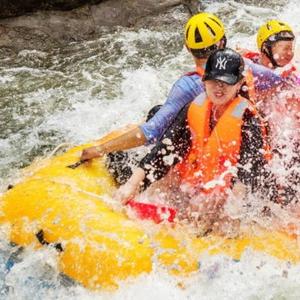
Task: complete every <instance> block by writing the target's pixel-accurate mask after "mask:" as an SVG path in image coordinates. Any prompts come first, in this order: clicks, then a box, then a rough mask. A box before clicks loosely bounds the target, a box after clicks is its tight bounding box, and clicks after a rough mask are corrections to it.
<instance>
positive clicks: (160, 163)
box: [139, 105, 191, 188]
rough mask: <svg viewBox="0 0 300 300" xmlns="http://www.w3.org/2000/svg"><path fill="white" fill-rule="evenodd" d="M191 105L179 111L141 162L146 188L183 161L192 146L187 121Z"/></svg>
mask: <svg viewBox="0 0 300 300" xmlns="http://www.w3.org/2000/svg"><path fill="white" fill-rule="evenodd" d="M188 107H189V105H187V106H186V107H184V109H182V111H181V112H180V113H179V115H178V116H177V118H176V119H175V121H174V123H173V124H172V125H171V126H170V127H169V128H168V130H167V131H166V133H165V134H164V136H163V138H162V139H161V140H160V141H159V142H158V143H157V144H156V146H155V147H154V148H153V149H152V150H151V152H150V153H149V154H147V155H146V156H145V157H144V158H143V159H142V160H141V162H140V164H139V167H140V168H141V169H143V170H144V172H145V179H144V188H147V187H148V186H150V185H151V184H152V183H153V182H155V181H158V180H159V179H161V178H163V177H164V176H165V175H166V174H167V173H168V172H169V170H170V169H171V168H172V166H174V165H176V164H177V163H178V162H179V161H181V160H182V159H183V158H184V156H185V155H186V153H187V152H188V150H189V148H190V146H191V132H190V130H189V128H188V123H187V111H188Z"/></svg>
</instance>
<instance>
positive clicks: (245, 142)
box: [237, 110, 276, 198]
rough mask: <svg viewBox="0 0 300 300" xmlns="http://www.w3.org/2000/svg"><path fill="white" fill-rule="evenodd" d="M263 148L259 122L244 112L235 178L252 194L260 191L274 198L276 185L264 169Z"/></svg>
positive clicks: (248, 112) (265, 163) (256, 118)
mask: <svg viewBox="0 0 300 300" xmlns="http://www.w3.org/2000/svg"><path fill="white" fill-rule="evenodd" d="M263 148H264V139H263V136H262V133H261V120H260V119H259V118H258V117H256V116H253V115H252V113H251V112H250V111H249V110H246V112H245V114H244V124H243V126H242V143H241V149H240V159H239V163H238V172H237V176H238V179H239V181H240V182H241V183H242V184H244V185H245V186H248V187H249V188H250V189H251V191H252V192H255V191H257V190H261V191H262V192H263V193H265V194H267V196H271V198H273V197H275V196H276V184H275V180H274V178H273V177H272V174H271V173H270V172H269V171H268V170H267V169H266V166H267V161H266V159H265V158H264V149H263Z"/></svg>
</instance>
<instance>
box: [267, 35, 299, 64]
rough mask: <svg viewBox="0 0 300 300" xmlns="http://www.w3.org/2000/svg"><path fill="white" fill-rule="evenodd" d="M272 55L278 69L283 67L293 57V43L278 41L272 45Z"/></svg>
mask: <svg viewBox="0 0 300 300" xmlns="http://www.w3.org/2000/svg"><path fill="white" fill-rule="evenodd" d="M272 53H273V57H274V59H275V61H276V62H277V64H278V65H279V66H280V67H284V66H285V65H287V64H288V63H290V61H291V60H292V59H293V57H294V41H278V42H276V43H274V45H272Z"/></svg>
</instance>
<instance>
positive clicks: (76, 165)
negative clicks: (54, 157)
mask: <svg viewBox="0 0 300 300" xmlns="http://www.w3.org/2000/svg"><path fill="white" fill-rule="evenodd" d="M86 161H87V160H79V161H78V162H76V163H74V164H71V165H68V166H67V168H70V169H73V170H74V169H76V168H77V167H79V166H80V165H82V164H84V163H85V162H86Z"/></svg>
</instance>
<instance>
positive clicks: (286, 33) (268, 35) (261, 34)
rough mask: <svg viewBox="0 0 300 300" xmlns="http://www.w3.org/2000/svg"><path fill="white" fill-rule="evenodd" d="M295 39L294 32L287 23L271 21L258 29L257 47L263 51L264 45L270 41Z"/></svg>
mask: <svg viewBox="0 0 300 300" xmlns="http://www.w3.org/2000/svg"><path fill="white" fill-rule="evenodd" d="M272 38H273V40H272ZM294 38H295V36H294V33H293V30H292V28H291V27H290V26H289V25H288V24H287V23H285V22H281V21H277V20H271V21H268V22H267V23H265V24H264V25H262V26H261V27H260V28H259V29H258V32H257V47H258V49H260V50H261V49H262V45H263V43H264V42H266V41H268V40H270V41H273V42H276V41H279V40H286V41H288V40H293V39H294Z"/></svg>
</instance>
